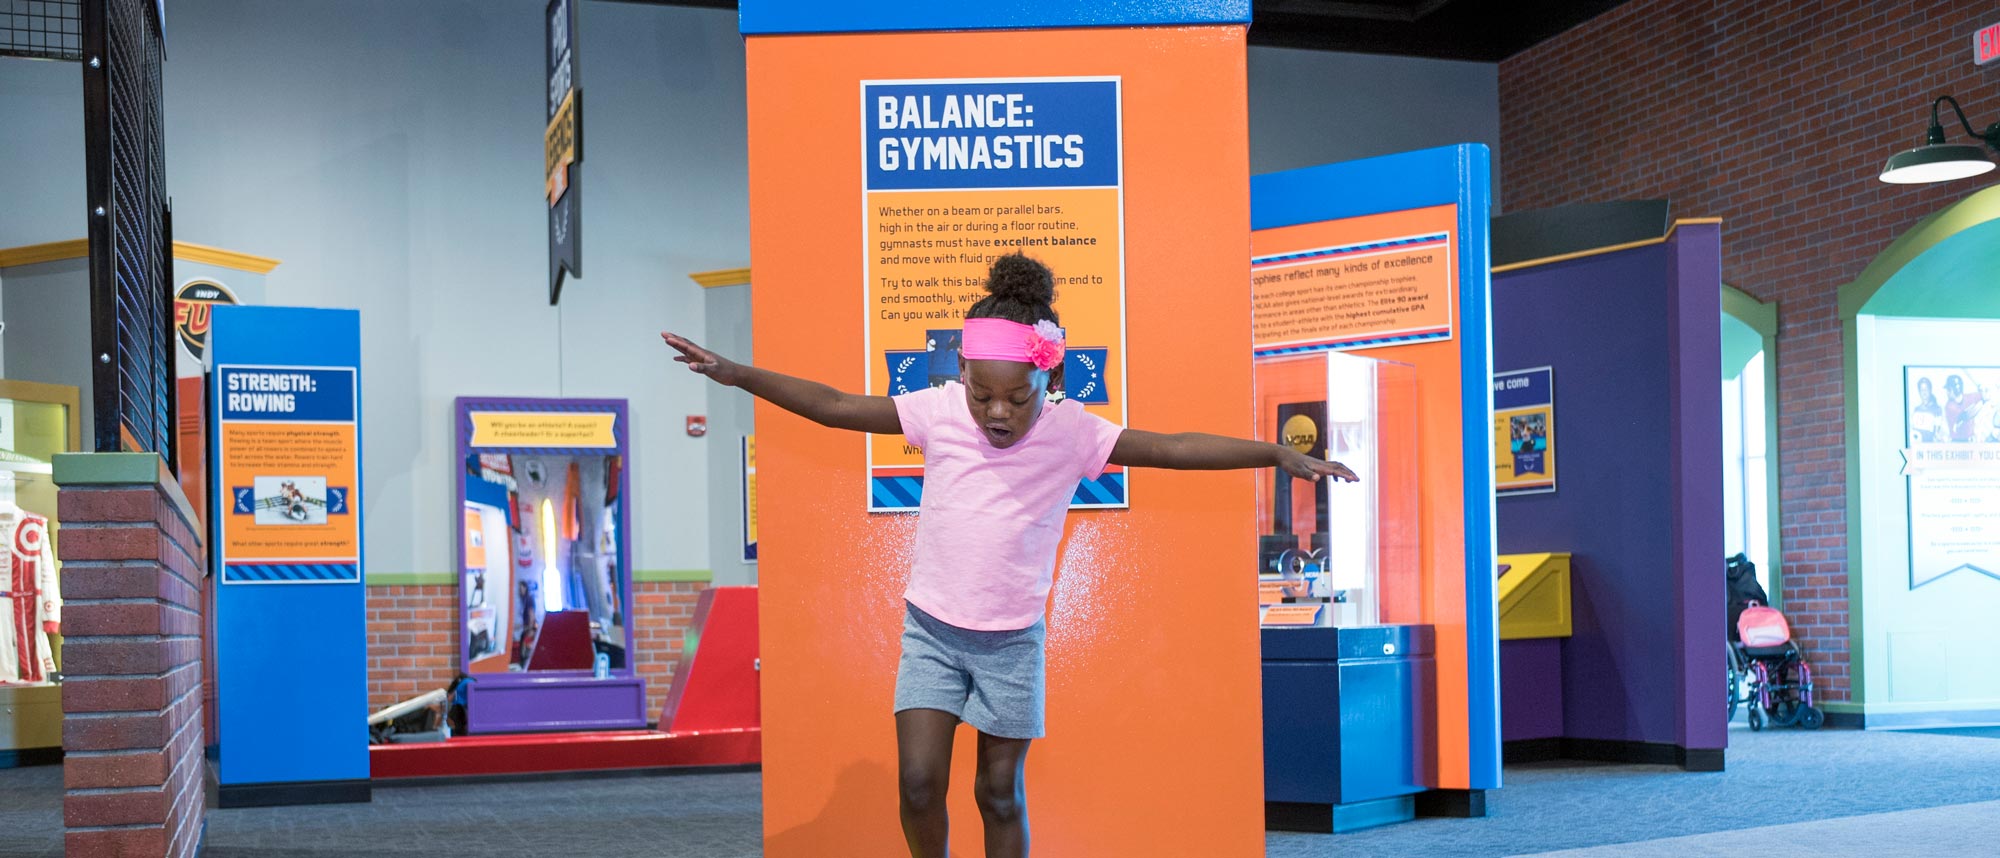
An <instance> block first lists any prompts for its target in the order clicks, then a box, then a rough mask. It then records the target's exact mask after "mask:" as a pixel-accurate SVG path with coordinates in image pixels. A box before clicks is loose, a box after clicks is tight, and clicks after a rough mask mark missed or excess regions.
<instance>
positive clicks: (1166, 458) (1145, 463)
mask: <svg viewBox="0 0 2000 858" xmlns="http://www.w3.org/2000/svg"><path fill="white" fill-rule="evenodd" d="M1111 464H1114V465H1123V466H1125V467H1128V468H1172V469H1174V470H1180V471H1224V470H1232V469H1235V468H1283V469H1285V472H1286V473H1288V474H1291V475H1292V476H1294V477H1298V478H1299V479H1302V480H1317V479H1319V478H1320V477H1332V478H1334V479H1336V480H1344V481H1346V482H1354V481H1355V480H1358V479H1360V478H1359V477H1357V476H1355V475H1354V472H1353V471H1351V470H1348V468H1347V466H1346V465H1343V464H1341V463H1339V462H1329V461H1326V460H1324V459H1315V458H1313V457H1311V456H1308V455H1306V454H1304V453H1301V452H1299V451H1297V450H1294V449H1292V448H1290V447H1285V446H1280V445H1278V444H1266V443H1264V442H1262V441H1246V440H1244V439H1242V438H1228V437H1224V436H1222V435H1208V434H1204V433H1201V432H1181V433H1179V434H1174V435H1162V434H1160V433H1158V432H1146V431H1142V430H1139V429H1127V430H1125V431H1124V432H1121V433H1119V435H1118V443H1117V444H1116V445H1114V446H1113V447H1112V448H1111Z"/></svg>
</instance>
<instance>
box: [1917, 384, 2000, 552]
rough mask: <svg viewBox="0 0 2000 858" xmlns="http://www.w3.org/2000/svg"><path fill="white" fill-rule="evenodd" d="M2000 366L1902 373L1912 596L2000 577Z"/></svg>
mask: <svg viewBox="0 0 2000 858" xmlns="http://www.w3.org/2000/svg"><path fill="white" fill-rule="evenodd" d="M1994 394H2000V367H1928V366H1912V367H1904V369H1903V413H1904V415H1905V418H1906V420H1907V428H1906V430H1905V433H1906V436H1907V437H1908V439H1909V441H1908V446H1907V447H1905V448H1904V449H1903V451H1902V454H1903V476H1904V478H1905V480H1906V481H1907V482H1908V503H1909V521H1910V533H1909V536H1910V589H1912V590H1915V589H1917V588H1918V587H1922V586H1924V585H1925V584H1929V583H1931V582H1933V581H1936V580H1938V579H1940V578H1943V577H1945V576H1947V575H1951V574H1953V573H1955V572H1966V571H1969V572H1977V573H1980V574H1982V575H1988V576H1991V577H1994V578H2000V403H1996V402H1993V401H1991V400H1990V399H1989V398H1988V397H1989V396H1991V395H1994Z"/></svg>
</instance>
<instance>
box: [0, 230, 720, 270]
mask: <svg viewBox="0 0 2000 858" xmlns="http://www.w3.org/2000/svg"><path fill="white" fill-rule="evenodd" d="M89 255H90V242H89V240H87V239H82V238H74V239H70V240H69V241H51V242H49V243H47V244H30V245H27V246H26V247H8V248H0V268H12V267H14V266H16V265H33V264H35V263H37V262H56V261H58V260H63V259H82V258H84V257H86V256H89ZM174 258H175V259H185V260H187V261H189V262H200V263H203V264H205V265H214V266H218V267H221V268H229V269H234V270H236V271H248V272H250V273H251V274H269V273H271V269H273V268H276V267H278V265H279V261H278V260H276V259H272V258H270V257H268V256H256V255H252V254H249V253H238V252H236V251H234V250H223V249H222V248H220V247H209V246H208V245H205V244H195V243H193V242H187V241H176V242H174ZM745 270H746V271H747V270H748V269H745Z"/></svg>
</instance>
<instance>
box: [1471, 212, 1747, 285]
mask: <svg viewBox="0 0 2000 858" xmlns="http://www.w3.org/2000/svg"><path fill="white" fill-rule="evenodd" d="M1721 222H1722V218H1719V217H1684V218H1680V219H1678V220H1675V221H1674V223H1673V226H1670V227H1667V234H1666V235H1663V236H1660V237H1659V238H1647V239H1642V240H1639V241H1628V242H1625V243H1624V244H1613V245H1611V246H1609V247H1593V248H1591V249H1589V250H1579V251H1576V252H1574V253H1563V254H1559V255H1556V256H1545V257H1542V258H1541V259H1529V260H1524V261H1521V262H1509V263H1507V264H1506V265H1495V266H1493V273H1495V274H1503V273H1506V272H1508V271H1518V270H1520V269H1523V268H1532V267H1534V266H1537V265H1549V264H1551V263H1556V262H1568V261H1570V260H1572V259H1582V258H1584V257H1586V256H1599V255H1602V254H1606V253H1617V252H1618V251H1621V250H1631V249H1632V248H1635V247H1645V246H1647V245H1653V244H1665V243H1666V242H1667V239H1669V238H1673V237H1674V230H1677V229H1680V228H1681V225H1683V224H1686V225H1689V226H1693V225H1695V224H1707V223H1721Z"/></svg>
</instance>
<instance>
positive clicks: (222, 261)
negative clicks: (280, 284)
mask: <svg viewBox="0 0 2000 858" xmlns="http://www.w3.org/2000/svg"><path fill="white" fill-rule="evenodd" d="M174 258H175V259H185V260H187V261H189V262H201V263H205V264H208V265H214V266H217V267H220V268H233V269H235V270H237V271H248V272H250V273H251V274H269V273H271V269H273V268H276V267H278V260H276V259H272V258H270V257H268V256H256V255H253V254H249V253H238V252H236V251H234V250H223V249H222V248H220V247H209V246H208V245H205V244H191V243H189V242H185V241H176V242H174Z"/></svg>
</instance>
